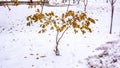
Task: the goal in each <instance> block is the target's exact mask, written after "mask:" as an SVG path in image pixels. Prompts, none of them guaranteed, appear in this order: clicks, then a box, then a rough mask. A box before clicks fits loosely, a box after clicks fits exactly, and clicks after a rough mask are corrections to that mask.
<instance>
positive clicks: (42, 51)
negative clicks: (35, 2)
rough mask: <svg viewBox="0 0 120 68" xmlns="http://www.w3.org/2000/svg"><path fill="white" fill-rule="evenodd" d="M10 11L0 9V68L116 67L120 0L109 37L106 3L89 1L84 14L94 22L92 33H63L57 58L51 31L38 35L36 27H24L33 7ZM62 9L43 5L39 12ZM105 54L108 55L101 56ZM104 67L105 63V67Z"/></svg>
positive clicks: (13, 7) (32, 12)
mask: <svg viewBox="0 0 120 68" xmlns="http://www.w3.org/2000/svg"><path fill="white" fill-rule="evenodd" d="M39 7H40V6H37V7H36V8H39ZM10 8H11V11H9V10H8V9H7V8H5V7H3V6H0V68H95V66H96V68H101V67H100V65H102V64H103V65H102V66H104V67H102V68H110V67H111V68H120V65H119V64H120V54H119V53H120V50H119V49H120V27H119V26H120V21H119V18H120V13H119V12H120V0H118V1H117V2H116V4H115V12H114V13H115V15H114V24H113V34H111V35H110V34H109V26H110V4H109V3H106V1H105V0H91V1H89V3H88V6H87V14H88V16H91V17H93V18H94V19H98V21H97V22H96V24H95V25H93V26H92V29H93V32H92V33H87V34H85V35H82V34H81V33H78V34H74V33H73V32H72V30H69V31H67V34H65V36H64V37H63V38H62V40H61V41H60V45H59V49H60V54H61V56H55V54H54V52H53V48H54V46H55V34H56V33H55V32H51V31H48V32H47V33H44V34H38V30H39V25H37V24H36V25H33V26H31V27H28V26H26V23H27V21H26V17H27V16H28V15H30V14H34V12H35V10H36V8H30V9H28V5H19V6H10ZM66 10H67V7H48V6H45V7H44V10H43V11H44V12H50V11H54V12H55V13H56V14H61V13H63V12H65V11H66ZM70 10H74V11H78V10H80V11H82V10H83V4H82V3H81V4H80V5H77V6H71V7H70ZM111 41H112V42H111ZM115 42H116V43H115ZM103 44H104V45H103ZM106 47H107V48H106ZM102 48H103V49H102ZM104 48H106V49H107V50H104ZM105 51H106V52H107V53H109V54H108V55H105V54H104V52H105ZM101 55H102V57H101ZM114 56H117V58H116V59H117V61H116V59H114ZM96 58H97V59H96ZM110 58H111V59H112V58H113V59H114V61H113V60H111V59H110ZM101 60H102V63H101V62H99V61H101ZM106 60H107V61H108V62H106ZM109 60H110V62H113V63H110V62H109ZM92 62H94V63H92ZM105 64H109V65H108V67H107V66H106V67H105ZM112 64H114V65H113V67H112V66H110V65H112ZM109 66H110V67H109ZM115 66H116V67H115Z"/></svg>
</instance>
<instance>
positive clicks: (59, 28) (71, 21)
mask: <svg viewBox="0 0 120 68" xmlns="http://www.w3.org/2000/svg"><path fill="white" fill-rule="evenodd" d="M26 19H27V21H28V23H27V26H31V24H33V22H39V23H40V28H41V30H40V31H39V32H38V33H45V32H46V31H47V30H48V29H49V30H54V31H55V32H56V38H55V39H56V46H55V49H54V52H55V54H56V56H59V55H60V52H59V48H58V46H59V42H60V40H61V39H62V38H63V36H64V34H65V32H66V31H67V30H68V29H69V28H73V31H74V33H75V34H76V33H78V31H79V30H80V31H81V32H82V34H85V33H86V32H87V31H88V32H92V30H91V28H90V24H91V23H95V20H94V19H92V18H90V17H87V15H86V13H82V12H79V11H78V12H74V11H72V10H69V11H67V12H66V13H62V15H61V16H57V15H55V14H54V12H50V13H41V12H40V10H39V9H37V12H36V13H35V14H34V15H30V16H28V17H27V18H26Z"/></svg>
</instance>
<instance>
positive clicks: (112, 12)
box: [109, 0, 117, 34]
mask: <svg viewBox="0 0 120 68" xmlns="http://www.w3.org/2000/svg"><path fill="white" fill-rule="evenodd" d="M116 1H117V0H109V2H110V4H111V24H110V34H111V33H112V26H113V15H114V4H115V3H116Z"/></svg>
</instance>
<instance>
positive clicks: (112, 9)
mask: <svg viewBox="0 0 120 68" xmlns="http://www.w3.org/2000/svg"><path fill="white" fill-rule="evenodd" d="M113 14H114V6H113V5H112V6H111V24H110V34H112V26H113Z"/></svg>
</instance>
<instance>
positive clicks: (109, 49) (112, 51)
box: [86, 38, 120, 68]
mask: <svg viewBox="0 0 120 68" xmlns="http://www.w3.org/2000/svg"><path fill="white" fill-rule="evenodd" d="M96 50H102V51H103V52H102V53H101V54H99V55H94V56H89V57H88V58H87V59H86V60H87V65H88V68H120V38H119V39H118V40H116V41H110V42H106V43H105V44H104V45H102V46H101V47H98V48H97V49H96Z"/></svg>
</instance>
